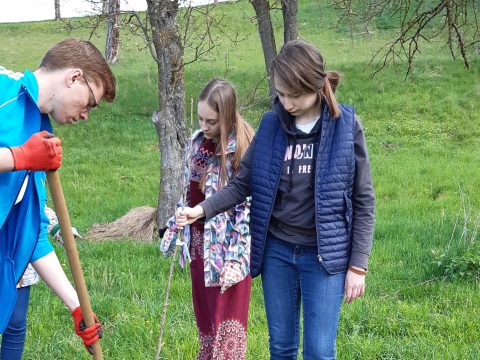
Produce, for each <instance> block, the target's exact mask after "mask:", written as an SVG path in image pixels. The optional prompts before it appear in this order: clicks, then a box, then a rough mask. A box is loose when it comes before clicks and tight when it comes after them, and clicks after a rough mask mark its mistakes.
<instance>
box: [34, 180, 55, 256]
mask: <svg viewBox="0 0 480 360" xmlns="http://www.w3.org/2000/svg"><path fill="white" fill-rule="evenodd" d="M35 181H41V183H42V184H43V187H42V188H41V191H39V192H40V194H39V197H40V233H39V235H38V241H37V245H36V246H35V250H34V251H33V254H32V257H31V258H30V262H34V261H36V260H38V259H40V258H42V257H44V256H45V255H48V254H49V253H51V252H52V251H53V246H52V244H50V241H48V234H47V233H48V231H47V227H48V224H49V223H50V219H49V218H48V216H47V215H46V214H45V204H46V203H47V191H46V189H45V185H44V184H45V173H44V172H43V171H38V172H35ZM37 189H38V188H37Z"/></svg>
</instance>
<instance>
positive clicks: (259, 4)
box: [250, 0, 277, 102]
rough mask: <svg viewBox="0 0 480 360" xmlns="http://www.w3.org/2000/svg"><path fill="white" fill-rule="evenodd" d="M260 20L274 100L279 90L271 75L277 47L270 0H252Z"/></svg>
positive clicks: (270, 91)
mask: <svg viewBox="0 0 480 360" xmlns="http://www.w3.org/2000/svg"><path fill="white" fill-rule="evenodd" d="M250 1H251V3H252V5H253V8H254V9H255V14H256V16H257V21H258V32H259V34H260V40H261V42H262V48H263V57H264V59H265V67H266V69H267V74H268V84H269V95H270V101H271V102H273V99H274V98H275V96H276V94H277V92H276V90H275V84H274V83H273V78H272V77H271V76H270V66H271V64H272V61H273V59H274V58H275V56H277V48H276V46H275V34H274V33H273V26H272V21H271V19H270V7H269V4H268V0H250Z"/></svg>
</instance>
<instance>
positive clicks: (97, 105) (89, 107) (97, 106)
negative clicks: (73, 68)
mask: <svg viewBox="0 0 480 360" xmlns="http://www.w3.org/2000/svg"><path fill="white" fill-rule="evenodd" d="M83 78H84V79H85V81H86V82H87V86H88V90H90V93H91V94H92V96H93V101H95V105H90V104H88V105H87V111H91V110H97V109H98V108H99V107H100V104H99V103H98V101H97V98H96V97H95V94H94V93H93V90H92V87H91V86H90V83H89V81H88V79H87V77H86V76H85V75H83ZM89 102H90V101H89Z"/></svg>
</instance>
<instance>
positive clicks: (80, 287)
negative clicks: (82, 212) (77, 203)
mask: <svg viewBox="0 0 480 360" xmlns="http://www.w3.org/2000/svg"><path fill="white" fill-rule="evenodd" d="M47 181H48V187H49V188H50V194H51V195H52V200H53V206H54V207H55V212H56V213H57V218H58V223H59V224H60V231H61V232H62V238H63V243H64V245H65V251H66V252H67V257H68V263H69V264H70V269H71V270H72V275H73V282H74V284H75V289H76V290H77V295H78V300H79V301H80V307H81V309H82V314H83V320H84V321H85V325H86V326H87V327H89V326H91V325H93V324H94V322H95V319H94V317H93V312H92V307H91V306H90V299H89V297H88V292H87V286H86V285H85V279H84V277H83V271H82V265H81V264H80V258H79V257H78V252H77V245H76V243H75V238H74V236H73V232H72V224H71V223H70V217H69V216H68V210H67V204H66V203H65V197H64V196H63V190H62V184H61V183H60V177H59V176H58V171H48V172H47ZM91 346H92V350H93V358H94V359H95V360H102V359H103V354H102V347H101V346H100V342H99V341H97V342H96V343H94V344H92V345H91Z"/></svg>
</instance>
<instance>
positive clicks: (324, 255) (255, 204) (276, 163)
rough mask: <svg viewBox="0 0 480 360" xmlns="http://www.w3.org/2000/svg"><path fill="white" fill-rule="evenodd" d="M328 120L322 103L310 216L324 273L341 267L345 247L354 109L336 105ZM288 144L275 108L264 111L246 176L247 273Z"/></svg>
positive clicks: (260, 243) (257, 256)
mask: <svg viewBox="0 0 480 360" xmlns="http://www.w3.org/2000/svg"><path fill="white" fill-rule="evenodd" d="M339 105H340V108H341V116H340V118H338V119H334V118H332V117H331V116H330V113H329V112H328V107H326V106H325V107H324V113H323V122H322V133H321V136H320V143H319V146H318V154H317V160H316V173H315V188H314V192H315V218H316V230H317V245H318V256H319V261H321V262H322V263H323V265H324V267H325V269H326V270H327V271H328V272H329V273H330V274H335V273H339V272H343V271H345V270H346V268H347V266H348V262H349V258H350V250H351V230H352V201H351V199H352V188H353V180H354V175H355V153H354V127H355V118H354V117H355V111H354V109H353V108H352V107H351V106H347V105H343V104H339ZM287 145H288V140H287V134H286V133H285V131H284V129H283V128H282V125H281V124H280V119H279V116H278V114H277V113H274V112H268V113H266V114H264V116H263V118H262V122H261V124H260V127H259V129H258V131H257V134H256V144H255V152H254V155H253V159H252V167H251V169H252V172H251V176H250V181H251V184H250V186H251V193H252V207H251V218H250V230H251V235H252V253H251V270H250V271H251V275H252V276H253V277H255V276H258V275H259V274H260V272H261V268H262V256H263V249H264V247H265V241H266V237H267V232H268V226H269V223H270V217H271V215H272V210H273V206H274V204H275V197H276V194H277V190H278V185H279V182H280V176H281V172H282V166H283V160H284V157H285V151H286V148H287Z"/></svg>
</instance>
